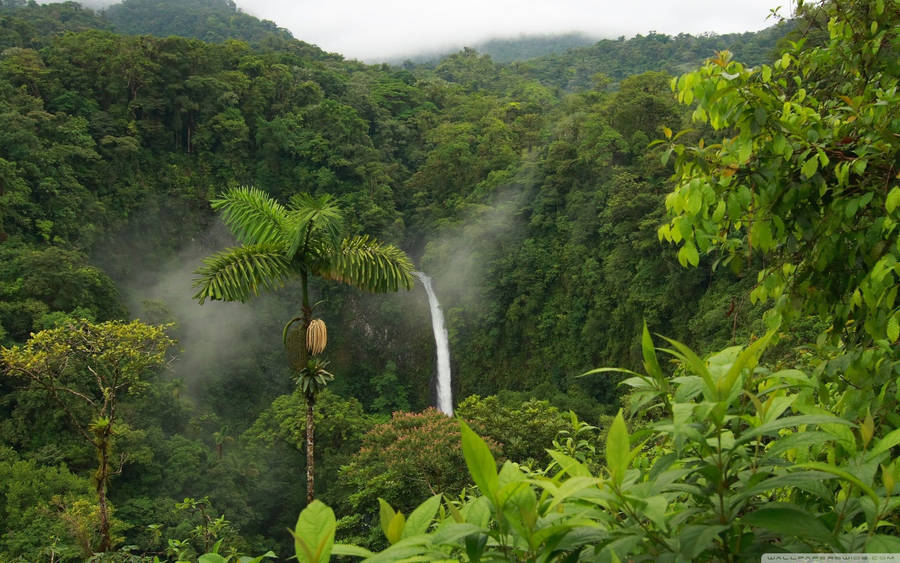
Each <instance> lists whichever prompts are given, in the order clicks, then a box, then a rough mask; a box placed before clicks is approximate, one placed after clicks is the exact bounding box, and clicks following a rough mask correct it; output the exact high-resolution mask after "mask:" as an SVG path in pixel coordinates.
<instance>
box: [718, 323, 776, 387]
mask: <svg viewBox="0 0 900 563" xmlns="http://www.w3.org/2000/svg"><path fill="white" fill-rule="evenodd" d="M774 335H775V332H774V331H771V330H770V331H769V332H767V333H766V334H765V336H763V337H762V338H760V339H759V340H757V341H756V342H754V343H753V344H751V345H750V346H747V347H746V348H744V350H743V351H742V352H741V353H740V354H739V355H738V357H737V359H736V360H735V361H734V363H733V364H732V365H731V367H730V368H729V369H728V372H727V373H726V374H725V377H724V378H722V379H720V380H719V381H718V382H717V384H716V387H717V389H716V390H717V391H718V393H719V400H725V399H726V398H728V396H729V395H730V394H731V388H732V387H733V386H734V384H735V382H736V381H737V378H738V377H739V376H740V374H741V372H742V371H743V370H744V369H748V370H752V369H754V368H755V367H756V364H757V362H758V361H759V356H760V355H761V354H762V353H763V352H764V351H765V349H766V347H768V345H769V341H771V340H772V337H773V336H774Z"/></svg>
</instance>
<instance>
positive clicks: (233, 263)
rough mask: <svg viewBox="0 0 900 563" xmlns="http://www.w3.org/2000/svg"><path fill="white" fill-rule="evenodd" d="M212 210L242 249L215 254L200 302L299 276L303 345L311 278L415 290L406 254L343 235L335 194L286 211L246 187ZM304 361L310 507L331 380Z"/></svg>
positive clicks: (305, 199) (304, 354)
mask: <svg viewBox="0 0 900 563" xmlns="http://www.w3.org/2000/svg"><path fill="white" fill-rule="evenodd" d="M212 205H213V209H215V210H217V211H219V212H220V213H221V215H222V219H223V221H224V222H225V224H226V225H227V226H228V227H229V229H231V231H232V233H233V234H234V236H235V237H236V238H237V239H238V241H239V242H240V243H241V246H237V247H233V248H229V249H226V250H224V251H221V252H219V253H217V254H214V255H213V256H210V257H209V258H207V259H206V260H204V266H203V267H201V268H200V269H198V270H197V274H198V276H199V277H197V278H196V279H195V281H194V286H195V287H197V288H198V289H199V291H198V292H197V294H196V295H195V296H194V297H195V298H196V299H197V300H198V301H200V303H201V304H203V302H204V301H206V300H207V299H213V300H222V301H241V302H243V301H246V300H247V299H249V298H251V297H255V296H257V295H259V293H260V291H263V290H264V291H271V290H274V289H277V288H279V287H281V286H282V285H283V284H284V282H285V281H286V280H288V279H290V278H299V279H300V290H301V314H300V317H299V326H300V335H301V336H300V342H302V343H306V342H308V340H307V329H308V327H309V326H310V323H311V322H312V320H313V319H312V307H311V306H310V302H309V278H310V277H311V276H318V277H321V278H324V279H330V280H337V281H341V282H344V283H347V284H349V285H352V286H354V287H357V288H359V289H363V290H366V291H372V292H388V291H398V290H399V289H400V288H401V287H405V288H406V289H411V288H412V274H411V272H412V270H413V265H412V262H411V261H410V260H409V258H407V256H406V254H405V253H404V252H403V251H402V250H400V249H398V248H396V247H394V246H393V245H387V244H383V243H381V242H378V241H377V240H374V239H372V238H370V237H369V236H368V235H356V236H350V237H342V227H343V220H342V215H341V212H340V209H339V208H338V207H337V205H336V203H335V200H334V198H332V197H331V196H330V195H329V194H323V195H321V196H318V197H315V196H312V195H310V194H306V193H303V194H296V195H294V196H292V197H291V199H290V202H289V204H288V205H287V206H283V205H282V204H280V203H278V202H277V201H275V200H274V199H272V198H270V197H269V196H268V195H267V194H266V193H265V192H263V191H262V190H260V189H258V188H253V187H241V188H233V189H231V190H228V191H227V192H225V193H224V194H223V195H222V196H221V197H220V198H219V199H216V200H215V201H213V204H212ZM293 322H294V321H291V323H293ZM291 323H288V325H289V326H290V325H291ZM287 330H288V327H286V328H285V332H287ZM299 356H300V357H299V359H298V361H297V366H298V367H299V370H300V384H301V385H304V391H305V392H304V395H305V396H306V399H307V401H306V402H307V407H306V408H307V426H306V438H307V442H306V443H307V451H306V461H307V463H306V472H307V473H306V478H307V491H306V496H307V502H308V503H311V502H312V500H313V496H314V493H313V491H314V457H313V449H314V445H315V444H314V435H315V434H314V431H315V429H314V424H313V409H314V408H315V398H316V394H317V392H318V390H320V389H321V388H322V387H323V386H324V384H325V383H327V378H328V376H329V375H330V374H327V372H325V371H324V365H323V364H322V363H321V362H320V361H319V360H318V359H316V358H313V359H311V358H310V350H309V348H308V347H307V346H305V345H301V346H299ZM319 380H322V381H321V383H319ZM313 383H314V384H313ZM310 384H312V385H310ZM307 390H310V392H307Z"/></svg>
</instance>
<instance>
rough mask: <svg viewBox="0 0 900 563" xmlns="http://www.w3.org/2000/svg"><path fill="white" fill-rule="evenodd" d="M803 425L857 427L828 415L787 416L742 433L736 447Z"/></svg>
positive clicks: (847, 421)
mask: <svg viewBox="0 0 900 563" xmlns="http://www.w3.org/2000/svg"><path fill="white" fill-rule="evenodd" d="M801 424H814V425H822V424H843V425H846V426H856V425H855V424H854V423H852V422H850V421H849V420H844V419H843V418H838V417H836V416H831V415H826V414H804V415H800V416H786V417H784V418H779V419H777V420H773V421H771V422H767V423H765V424H762V425H760V426H757V427H756V428H748V429H747V430H745V431H744V432H742V433H741V434H740V435H739V436H738V438H737V440H736V441H735V442H734V445H735V446H739V445H741V444H744V443H746V442H749V441H751V440H753V439H754V438H756V437H758V436H764V435H767V434H774V433H775V432H777V431H778V430H781V429H782V428H788V427H790V426H800V425H801Z"/></svg>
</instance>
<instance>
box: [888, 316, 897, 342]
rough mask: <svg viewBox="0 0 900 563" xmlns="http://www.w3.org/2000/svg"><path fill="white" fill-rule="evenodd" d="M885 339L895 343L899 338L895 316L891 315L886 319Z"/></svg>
mask: <svg viewBox="0 0 900 563" xmlns="http://www.w3.org/2000/svg"><path fill="white" fill-rule="evenodd" d="M887 337H888V340H890V341H891V342H896V341H897V338H900V322H898V321H897V315H893V316H891V318H889V319H888V322H887Z"/></svg>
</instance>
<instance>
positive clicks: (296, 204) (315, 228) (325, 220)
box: [288, 193, 344, 256]
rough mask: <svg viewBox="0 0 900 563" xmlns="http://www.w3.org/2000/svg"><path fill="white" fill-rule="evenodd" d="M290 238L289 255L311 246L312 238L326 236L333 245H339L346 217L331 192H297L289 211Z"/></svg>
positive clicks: (292, 197)
mask: <svg viewBox="0 0 900 563" xmlns="http://www.w3.org/2000/svg"><path fill="white" fill-rule="evenodd" d="M288 224H289V225H290V233H291V234H290V240H289V246H288V256H294V254H296V253H297V251H298V250H304V249H306V248H308V247H309V245H310V243H311V242H312V240H313V239H314V238H315V239H318V240H320V241H321V240H322V239H324V240H325V241H327V242H328V243H329V244H330V245H331V247H332V248H338V246H339V244H340V241H341V231H342V229H343V226H344V217H343V215H341V210H340V208H338V206H337V204H336V202H335V200H334V198H333V197H331V195H330V194H322V195H321V196H318V197H314V196H312V195H310V194H308V193H302V194H294V195H293V196H291V200H290V210H289V211H288Z"/></svg>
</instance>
